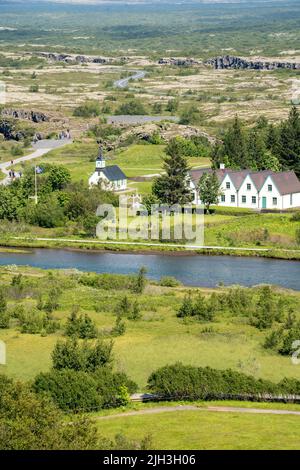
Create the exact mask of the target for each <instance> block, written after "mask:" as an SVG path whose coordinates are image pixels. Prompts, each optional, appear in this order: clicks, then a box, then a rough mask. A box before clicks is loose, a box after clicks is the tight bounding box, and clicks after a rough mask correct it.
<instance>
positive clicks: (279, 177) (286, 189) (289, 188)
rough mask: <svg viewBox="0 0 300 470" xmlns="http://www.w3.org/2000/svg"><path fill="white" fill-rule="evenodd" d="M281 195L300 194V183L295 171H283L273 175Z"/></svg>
mask: <svg viewBox="0 0 300 470" xmlns="http://www.w3.org/2000/svg"><path fill="white" fill-rule="evenodd" d="M271 178H272V180H273V181H274V183H275V185H276V187H277V189H278V191H279V192H280V194H282V195H283V194H294V193H300V181H299V180H298V178H297V176H296V174H295V173H294V171H283V172H281V173H273V174H272V175H271Z"/></svg>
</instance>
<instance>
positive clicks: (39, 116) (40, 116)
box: [0, 108, 50, 123]
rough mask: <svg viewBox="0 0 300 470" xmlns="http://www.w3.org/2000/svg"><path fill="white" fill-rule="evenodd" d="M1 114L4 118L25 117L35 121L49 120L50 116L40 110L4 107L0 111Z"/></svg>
mask: <svg viewBox="0 0 300 470" xmlns="http://www.w3.org/2000/svg"><path fill="white" fill-rule="evenodd" d="M0 116H1V117H4V118H14V119H24V120H27V121H32V122H35V123H40V122H49V121H50V118H49V116H47V115H46V114H44V113H41V112H39V111H32V110H31V111H27V110H24V109H11V108H8V109H7V108H4V109H2V110H1V111H0Z"/></svg>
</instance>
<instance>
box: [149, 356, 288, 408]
mask: <svg viewBox="0 0 300 470" xmlns="http://www.w3.org/2000/svg"><path fill="white" fill-rule="evenodd" d="M148 387H149V390H150V391H151V392H152V393H157V394H159V395H162V396H164V397H169V398H170V399H172V400H183V399H189V400H209V399H223V398H224V399H226V397H234V396H237V397H239V396H241V397H242V396H243V395H244V396H247V395H255V396H259V395H260V394H265V393H266V394H274V395H275V394H277V393H280V392H281V391H283V387H282V386H279V385H277V384H274V383H272V382H269V381H267V380H262V379H255V378H254V377H251V376H249V375H246V374H243V373H241V372H236V371H234V370H231V369H226V370H217V369H212V368H210V367H205V368H202V367H192V366H184V365H183V364H180V363H177V364H175V365H171V366H165V367H162V368H161V369H158V370H157V371H155V372H153V373H152V374H151V375H150V377H149V379H148Z"/></svg>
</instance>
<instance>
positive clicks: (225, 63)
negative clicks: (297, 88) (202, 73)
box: [205, 55, 300, 70]
mask: <svg viewBox="0 0 300 470" xmlns="http://www.w3.org/2000/svg"><path fill="white" fill-rule="evenodd" d="M205 65H212V66H213V67H214V68H215V69H216V70H222V69H253V70H276V69H289V70H299V69H300V63H296V62H279V61H278V62H277V61H275V62H268V61H252V60H246V59H242V58H240V57H235V56H229V55H226V56H222V57H215V58H213V59H209V60H207V61H206V62H205Z"/></svg>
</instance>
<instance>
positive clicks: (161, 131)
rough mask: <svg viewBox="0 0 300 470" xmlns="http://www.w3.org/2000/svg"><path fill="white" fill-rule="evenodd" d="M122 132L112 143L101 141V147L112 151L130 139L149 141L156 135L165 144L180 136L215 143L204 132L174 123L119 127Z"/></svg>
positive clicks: (214, 140)
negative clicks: (203, 139)
mask: <svg viewBox="0 0 300 470" xmlns="http://www.w3.org/2000/svg"><path fill="white" fill-rule="evenodd" d="M118 127H120V128H121V129H123V132H122V134H121V136H120V137H119V138H118V139H117V140H116V141H115V142H113V143H111V142H106V141H103V142H102V143H103V145H104V146H105V147H106V150H108V151H110V150H114V149H116V148H118V147H119V146H120V145H122V144H123V143H124V142H126V141H127V140H128V139H130V137H132V136H134V137H135V138H136V139H137V140H140V141H146V142H149V141H151V138H152V136H153V135H154V134H158V135H159V136H160V137H161V139H162V140H163V141H165V142H169V140H171V139H172V138H174V137H177V136H181V137H184V138H186V139H189V138H191V137H193V136H199V137H200V136H201V137H205V138H206V139H207V140H208V141H209V142H210V143H215V142H216V140H217V139H216V138H215V137H212V136H211V135H209V134H207V133H206V132H204V131H201V130H200V129H198V128H196V127H192V126H182V125H179V124H176V123H170V122H165V123H153V122H152V123H147V124H144V125H138V126H131V127H130V128H128V126H125V125H119V126H118Z"/></svg>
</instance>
